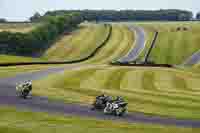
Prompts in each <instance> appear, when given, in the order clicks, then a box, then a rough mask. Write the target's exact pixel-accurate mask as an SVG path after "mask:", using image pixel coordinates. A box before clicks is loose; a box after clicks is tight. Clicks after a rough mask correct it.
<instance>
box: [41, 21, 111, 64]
mask: <svg viewBox="0 0 200 133" xmlns="http://www.w3.org/2000/svg"><path fill="white" fill-rule="evenodd" d="M108 34H109V27H108V26H106V25H103V24H102V25H96V24H90V25H87V26H84V27H81V28H80V29H79V30H76V31H74V32H73V33H72V34H71V35H64V36H63V37H61V38H60V39H59V40H58V41H57V42H56V43H55V44H54V45H52V47H51V48H50V49H48V50H47V51H46V53H45V54H44V58H46V59H48V60H68V61H71V60H78V59H82V58H84V57H87V56H89V55H90V54H91V53H92V52H93V51H94V50H95V49H96V48H97V47H98V46H100V45H101V44H102V43H103V41H104V40H105V39H106V38H107V36H108Z"/></svg>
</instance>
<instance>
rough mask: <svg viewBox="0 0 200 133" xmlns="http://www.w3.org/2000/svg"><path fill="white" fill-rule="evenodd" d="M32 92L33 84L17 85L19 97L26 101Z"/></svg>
mask: <svg viewBox="0 0 200 133" xmlns="http://www.w3.org/2000/svg"><path fill="white" fill-rule="evenodd" d="M31 90H32V84H31V82H27V83H20V84H17V85H16V93H17V96H18V97H22V98H24V99H26V98H27V97H28V96H29V95H30V92H31Z"/></svg>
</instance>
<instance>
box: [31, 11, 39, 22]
mask: <svg viewBox="0 0 200 133" xmlns="http://www.w3.org/2000/svg"><path fill="white" fill-rule="evenodd" d="M40 17H41V15H40V13H38V12H36V13H35V14H34V15H33V16H32V17H30V21H31V22H35V21H38V20H39V19H40Z"/></svg>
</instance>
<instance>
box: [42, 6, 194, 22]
mask: <svg viewBox="0 0 200 133" xmlns="http://www.w3.org/2000/svg"><path fill="white" fill-rule="evenodd" d="M74 12H76V13H80V14H81V15H82V16H83V17H84V19H85V20H88V21H94V20H95V21H157V20H159V21H189V20H191V19H192V18H193V13H192V12H190V11H186V10H176V9H173V10H172V9H170V10H154V11H151V10H149V11H148V10H120V11H116V10H59V11H52V12H47V13H46V14H45V15H53V16H54V15H58V14H60V15H62V14H65V13H74Z"/></svg>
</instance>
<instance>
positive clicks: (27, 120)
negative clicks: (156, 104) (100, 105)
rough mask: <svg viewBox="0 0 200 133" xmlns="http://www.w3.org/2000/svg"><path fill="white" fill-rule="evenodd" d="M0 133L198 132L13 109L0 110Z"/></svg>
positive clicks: (195, 132) (195, 130)
mask: <svg viewBox="0 0 200 133" xmlns="http://www.w3.org/2000/svg"><path fill="white" fill-rule="evenodd" d="M0 113H1V114H3V115H2V116H1V117H0V132H2V133H35V132H37V133H60V132H63V131H69V132H71V133H83V132H87V133H94V132H95V133H102V132H103V133H116V132H117V133H133V132H134V133H155V132H159V133H168V132H173V133H198V132H200V130H199V129H192V128H178V127H173V126H160V125H151V124H149V125H148V124H130V123H126V122H113V121H103V120H95V119H91V118H83V117H76V116H61V115H49V114H46V113H33V112H29V111H22V112H20V111H17V110H16V109H14V108H8V107H4V108H3V107H1V108H0Z"/></svg>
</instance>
